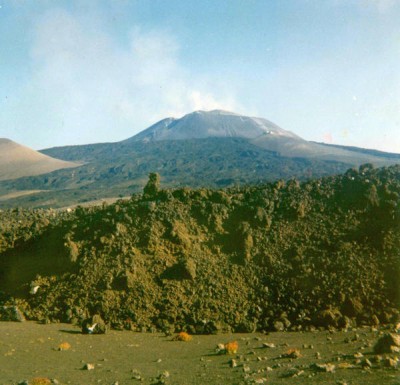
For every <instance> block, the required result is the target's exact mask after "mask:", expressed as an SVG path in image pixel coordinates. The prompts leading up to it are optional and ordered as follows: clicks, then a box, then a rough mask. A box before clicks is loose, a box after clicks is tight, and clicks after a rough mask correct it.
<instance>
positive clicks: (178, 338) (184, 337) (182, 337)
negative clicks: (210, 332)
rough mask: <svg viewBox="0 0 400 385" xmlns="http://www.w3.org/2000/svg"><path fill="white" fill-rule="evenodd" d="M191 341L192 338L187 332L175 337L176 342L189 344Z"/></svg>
mask: <svg viewBox="0 0 400 385" xmlns="http://www.w3.org/2000/svg"><path fill="white" fill-rule="evenodd" d="M191 340H192V336H191V335H189V334H188V333H186V332H180V333H178V335H176V336H175V337H174V341H184V342H188V341H191Z"/></svg>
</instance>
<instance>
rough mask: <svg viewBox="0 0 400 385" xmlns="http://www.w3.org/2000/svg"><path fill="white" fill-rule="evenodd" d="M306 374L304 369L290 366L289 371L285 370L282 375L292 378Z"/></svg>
mask: <svg viewBox="0 0 400 385" xmlns="http://www.w3.org/2000/svg"><path fill="white" fill-rule="evenodd" d="M303 374H304V370H301V369H297V368H290V369H289V370H288V371H287V372H285V373H284V374H283V375H282V377H283V378H290V377H299V376H301V375H303Z"/></svg>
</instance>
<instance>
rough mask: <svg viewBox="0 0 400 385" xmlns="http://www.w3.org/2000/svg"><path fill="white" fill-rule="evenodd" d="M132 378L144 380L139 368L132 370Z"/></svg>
mask: <svg viewBox="0 0 400 385" xmlns="http://www.w3.org/2000/svg"><path fill="white" fill-rule="evenodd" d="M132 379H134V380H138V381H140V380H142V375H141V374H140V371H139V370H137V369H133V370H132Z"/></svg>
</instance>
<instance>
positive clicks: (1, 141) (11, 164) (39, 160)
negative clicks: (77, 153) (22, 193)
mask: <svg viewBox="0 0 400 385" xmlns="http://www.w3.org/2000/svg"><path fill="white" fill-rule="evenodd" d="M77 166H79V164H78V163H73V162H68V161H64V160H59V159H55V158H52V157H50V156H47V155H44V154H41V153H40V152H38V151H35V150H32V149H31V148H29V147H25V146H23V145H21V144H18V143H16V142H13V141H12V140H10V139H6V138H0V180H9V179H17V178H21V177H24V176H34V175H41V174H47V173H49V172H52V171H55V170H60V169H64V168H71V167H77Z"/></svg>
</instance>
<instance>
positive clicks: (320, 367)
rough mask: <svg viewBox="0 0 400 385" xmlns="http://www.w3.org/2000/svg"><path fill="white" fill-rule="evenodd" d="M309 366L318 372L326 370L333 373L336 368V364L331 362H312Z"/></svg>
mask: <svg viewBox="0 0 400 385" xmlns="http://www.w3.org/2000/svg"><path fill="white" fill-rule="evenodd" d="M310 367H311V368H312V369H314V370H316V371H318V372H327V373H333V372H334V371H335V368H336V366H335V365H333V364H316V363H314V364H312V365H311V366H310Z"/></svg>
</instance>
